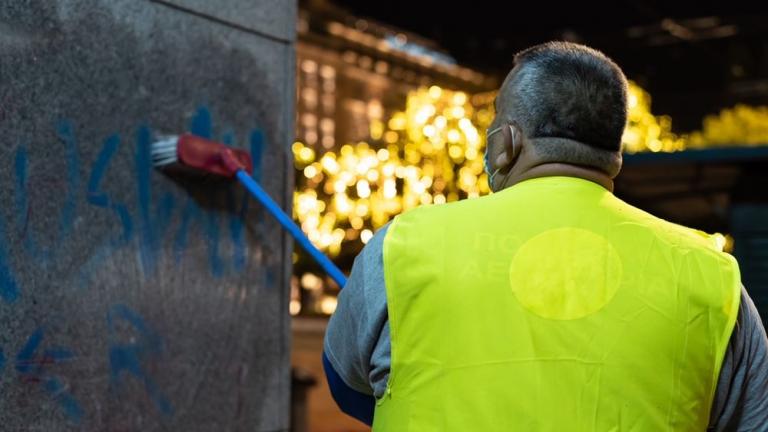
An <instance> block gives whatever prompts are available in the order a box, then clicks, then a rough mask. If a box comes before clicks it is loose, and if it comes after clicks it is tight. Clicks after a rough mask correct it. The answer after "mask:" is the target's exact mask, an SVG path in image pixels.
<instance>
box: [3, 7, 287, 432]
mask: <svg viewBox="0 0 768 432" xmlns="http://www.w3.org/2000/svg"><path fill="white" fill-rule="evenodd" d="M295 14H296V4H295V2H294V1H292V0H221V1H213V0H168V1H149V0H56V1H54V0H12V1H3V2H0V203H1V205H0V429H2V430H3V431H16V430H18V431H21V430H24V431H65V430H91V431H104V430H110V431H138V430H141V431H152V430H179V431H181V430H184V431H213V430H217V431H218V430H248V431H279V430H287V429H288V413H289V407H288V401H289V352H288V351H289V343H288V337H289V317H288V307H287V300H288V279H289V276H290V262H291V260H290V254H291V242H289V241H288V238H287V236H286V235H284V233H283V232H282V231H281V230H280V228H279V226H278V224H277V223H276V222H274V220H273V219H272V218H271V217H270V216H269V215H268V214H267V213H265V212H264V211H263V210H262V208H261V207H260V206H259V205H258V203H256V202H254V201H253V200H248V199H247V198H246V197H245V194H244V191H243V189H242V188H240V187H239V186H238V185H233V184H231V183H227V182H221V181H215V180H213V179H210V178H208V179H205V178H203V179H190V178H178V177H169V176H166V175H165V174H163V173H160V172H157V171H155V170H153V169H152V168H151V165H150V160H149V153H148V146H149V144H150V143H151V142H152V140H153V139H154V137H155V136H156V135H157V134H163V133H179V132H182V131H185V130H188V131H192V132H194V133H196V134H199V135H203V136H209V137H212V138H215V139H219V140H222V141H225V142H227V143H230V144H232V145H233V146H236V147H240V148H245V149H248V150H249V151H251V152H252V153H253V155H254V162H255V165H256V171H255V173H254V176H255V177H256V178H257V179H258V180H259V181H260V182H261V183H262V184H263V186H264V187H265V188H266V190H267V191H268V192H269V193H270V194H271V195H272V196H273V197H274V198H275V199H276V200H277V201H278V202H280V203H281V204H282V206H283V207H284V208H288V207H289V206H290V196H291V192H292V180H291V178H292V175H291V172H290V171H289V167H290V164H291V157H290V150H289V146H290V142H291V135H292V132H293V118H292V117H293V104H294V95H293V92H294V61H295V60H294V33H295V29H294V26H295V20H296V18H295Z"/></svg>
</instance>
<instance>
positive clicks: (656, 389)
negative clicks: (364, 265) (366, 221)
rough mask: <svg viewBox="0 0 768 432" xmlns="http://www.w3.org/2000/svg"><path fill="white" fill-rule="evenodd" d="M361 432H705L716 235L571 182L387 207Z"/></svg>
mask: <svg viewBox="0 0 768 432" xmlns="http://www.w3.org/2000/svg"><path fill="white" fill-rule="evenodd" d="M384 275H385V283H386V291H387V304H388V308H389V310H388V312H389V324H390V330H391V343H392V363H391V370H390V376H389V383H388V386H387V390H386V393H385V394H384V396H383V397H382V398H381V399H379V400H378V401H377V406H376V410H375V415H374V425H373V429H374V431H376V432H380V431H392V432H409V431H413V432H430V431H440V432H444V431H461V432H471V431H478V432H489V431H526V432H528V431H553V432H566V431H585V432H586V431H589V432H595V431H638V432H646V431H647V432H659V431H675V432H680V431H704V430H706V428H707V424H708V420H709V413H710V409H711V405H712V399H713V397H714V392H715V389H716V385H717V379H718V375H719V372H720V367H721V365H722V361H723V356H724V354H725V351H726V348H727V345H728V341H729V338H730V335H731V332H732V330H733V327H734V324H735V321H736V316H737V313H738V307H739V299H740V287H741V284H740V278H739V270H738V265H737V264H736V260H735V259H734V258H733V257H732V256H730V255H728V254H726V253H724V252H721V250H720V247H718V245H717V244H716V241H715V238H714V237H711V236H709V235H707V234H704V233H702V232H700V231H695V230H692V229H689V228H685V227H682V226H679V225H675V224H672V223H669V222H667V221H664V220H661V219H659V218H656V217H654V216H652V215H650V214H648V213H645V212H643V211H641V210H639V209H637V208H635V207H632V206H630V205H628V204H626V203H625V202H623V201H621V200H620V199H618V198H616V197H615V196H614V195H613V194H612V193H610V192H608V191H606V190H605V189H604V188H602V187H601V186H599V185H597V184H595V183H592V182H590V181H587V180H582V179H577V178H572V177H544V178H537V179H533V180H528V181H524V182H522V183H519V184H517V185H515V186H513V187H511V188H508V189H505V190H503V191H501V192H499V193H496V194H493V195H490V196H487V197H483V198H477V199H471V200H464V201H460V202H457V203H453V204H447V205H442V206H425V207H420V208H417V209H414V210H412V211H409V212H407V213H405V214H403V215H401V216H398V217H397V218H396V219H395V220H394V222H393V223H392V225H391V226H390V227H389V229H388V231H387V234H386V237H385V240H384Z"/></svg>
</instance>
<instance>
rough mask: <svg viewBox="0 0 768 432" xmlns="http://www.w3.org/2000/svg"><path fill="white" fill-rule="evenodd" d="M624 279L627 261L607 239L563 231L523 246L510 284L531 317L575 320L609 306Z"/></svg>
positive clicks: (584, 232)
mask: <svg viewBox="0 0 768 432" xmlns="http://www.w3.org/2000/svg"><path fill="white" fill-rule="evenodd" d="M621 273H622V265H621V258H619V254H618V253H617V252H616V250H615V249H614V248H613V246H612V245H611V244H610V243H609V242H608V240H606V239H605V238H604V237H602V236H600V235H598V234H595V233H594V232H591V231H587V230H584V229H581V228H557V229H553V230H550V231H545V232H543V233H541V234H539V235H536V236H535V237H533V238H531V239H530V240H528V241H527V242H525V243H523V245H522V246H520V248H519V249H518V250H517V253H516V254H515V256H514V257H513V258H512V264H511V265H510V269H509V280H510V283H511V286H512V292H514V293H515V296H516V297H517V300H518V302H520V304H522V305H523V307H525V308H526V309H527V310H528V311H530V312H532V313H534V314H536V315H538V316H540V317H543V318H549V319H556V320H572V319H577V318H582V317H585V316H587V315H590V314H593V313H595V312H597V311H598V310H600V309H602V308H603V306H605V305H606V304H608V302H610V301H611V299H612V298H613V296H614V294H616V290H618V288H619V284H620V283H621Z"/></svg>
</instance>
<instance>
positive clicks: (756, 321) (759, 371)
mask: <svg viewBox="0 0 768 432" xmlns="http://www.w3.org/2000/svg"><path fill="white" fill-rule="evenodd" d="M709 430H710V431H717V432H726V431H727V432H731V431H768V339H766V334H765V328H764V327H763V323H762V320H761V319H760V314H759V313H758V312H757V309H756V308H755V304H754V303H753V302H752V299H751V298H749V295H748V294H747V291H746V290H745V289H744V288H742V291H741V305H740V306H739V317H738V320H737V321H736V327H735V328H734V330H733V334H732V335H731V340H730V343H729V344H728V350H727V351H726V354H725V359H724V361H723V366H722V368H721V369H720V377H719V380H718V384H717V392H716V393H715V400H714V403H713V404H712V414H711V416H710V428H709Z"/></svg>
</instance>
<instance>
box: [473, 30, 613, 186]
mask: <svg viewBox="0 0 768 432" xmlns="http://www.w3.org/2000/svg"><path fill="white" fill-rule="evenodd" d="M626 121H627V80H626V77H625V76H624V74H623V73H622V71H621V69H620V68H619V67H618V66H617V65H616V64H615V63H614V62H613V61H611V60H610V59H609V58H608V57H606V56H605V55H604V54H602V53H600V52H598V51H596V50H593V49H591V48H588V47H586V46H583V45H578V44H573V43H567V42H550V43H546V44H542V45H537V46H534V47H531V48H528V49H526V50H524V51H522V52H520V53H518V54H517V55H516V56H515V66H514V68H513V69H512V71H511V72H510V73H509V75H508V76H507V78H506V80H505V81H504V84H503V85H502V86H501V89H500V90H499V94H498V96H497V98H496V118H495V119H494V121H493V123H492V125H491V128H490V134H489V139H488V153H487V158H488V170H489V171H490V173H491V174H493V173H494V172H499V173H505V172H506V173H507V174H509V173H510V172H511V171H512V167H513V165H515V162H516V160H517V158H518V156H519V155H520V153H521V152H524V151H529V152H531V153H534V154H535V159H536V160H537V161H538V162H537V163H540V164H541V163H561V164H572V165H576V166H580V167H587V168H590V169H595V170H599V171H601V172H603V173H605V174H606V175H608V176H610V177H614V176H615V175H616V174H618V171H619V169H620V167H621V136H622V134H623V132H624V127H625V125H626ZM526 147H530V148H526ZM529 156H530V155H529ZM504 176H506V174H505V175H504ZM491 187H492V188H493V185H492V186H491Z"/></svg>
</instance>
